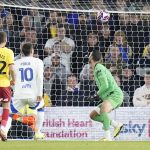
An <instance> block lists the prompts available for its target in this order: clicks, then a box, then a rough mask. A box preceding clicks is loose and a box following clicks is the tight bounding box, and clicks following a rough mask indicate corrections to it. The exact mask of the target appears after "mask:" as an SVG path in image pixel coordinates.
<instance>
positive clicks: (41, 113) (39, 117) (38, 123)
mask: <svg viewBox="0 0 150 150" xmlns="http://www.w3.org/2000/svg"><path fill="white" fill-rule="evenodd" d="M43 121H44V111H38V112H37V118H36V128H37V132H40V131H41V128H42V126H43Z"/></svg>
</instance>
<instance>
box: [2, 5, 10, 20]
mask: <svg viewBox="0 0 150 150" xmlns="http://www.w3.org/2000/svg"><path fill="white" fill-rule="evenodd" d="M9 13H10V12H9V11H7V10H5V8H4V7H3V6H1V5H0V18H5V17H6V16H7V15H8V14H9Z"/></svg>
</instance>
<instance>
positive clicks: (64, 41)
mask: <svg viewBox="0 0 150 150" xmlns="http://www.w3.org/2000/svg"><path fill="white" fill-rule="evenodd" d="M149 8H150V2H149V1H148V0H147V1H146V0H145V1H136V0H135V1H130V0H129V1H125V0H122V1H120V0H116V1H113V0H81V1H80V0H23V1H22V0H1V2H0V15H1V16H0V31H5V32H6V33H7V35H8V42H7V47H9V48H10V49H12V50H13V51H14V53H15V59H16V60H17V59H19V58H21V56H22V54H21V51H20V50H21V47H22V45H23V44H24V43H26V42H30V43H32V44H33V47H34V50H35V51H34V57H38V58H40V59H42V60H43V62H44V79H43V80H44V98H45V104H46V106H81V107H82V106H96V105H97V104H98V101H99V98H98V97H97V96H96V91H97V90H98V89H97V86H96V84H95V81H94V77H93V72H92V70H91V68H90V66H89V64H88V62H89V60H88V57H89V54H90V53H91V52H92V51H94V50H99V51H100V52H101V59H100V62H101V63H102V64H104V65H105V66H106V67H107V68H108V69H110V71H111V72H112V74H113V76H114V78H115V80H116V81H117V84H118V85H119V86H120V87H121V89H122V90H123V92H124V101H123V104H122V107H132V106H138V107H141V106H143V105H144V106H150V102H149V99H148V98H149V97H148V96H147V95H144V96H143V97H142V99H144V101H146V102H145V103H144V104H143V103H140V102H139V101H140V100H139V97H136V96H137V95H135V90H136V89H137V88H139V87H141V86H143V85H144V83H145V82H144V75H145V73H146V72H147V71H149V70H150V65H149V64H150V30H149V26H150V11H149ZM102 10H107V11H106V12H108V14H110V18H109V20H108V21H104V20H103V19H104V18H103V16H98V14H99V12H101V11H102ZM106 15H107V14H106ZM100 17H101V19H100ZM139 94H140V93H139ZM149 94H150V93H149ZM140 96H141V95H140ZM123 112H125V111H123ZM78 113H79V112H78ZM131 113H132V112H131ZM118 117H120V116H118ZM78 118H79V117H78ZM45 124H46V122H45ZM129 124H130V125H131V126H132V123H131V122H130V123H129ZM137 126H138V124H137ZM137 130H138V129H137ZM134 131H135V132H136V129H134V128H132V129H131V130H130V131H128V132H133V133H134ZM74 135H75V133H74ZM50 136H52V135H50Z"/></svg>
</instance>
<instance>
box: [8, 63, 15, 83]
mask: <svg viewBox="0 0 150 150" xmlns="http://www.w3.org/2000/svg"><path fill="white" fill-rule="evenodd" d="M9 71H10V76H11V83H10V84H11V85H14V84H15V81H16V75H15V69H14V64H10V65H9Z"/></svg>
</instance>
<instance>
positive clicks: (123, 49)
mask: <svg viewBox="0 0 150 150" xmlns="http://www.w3.org/2000/svg"><path fill="white" fill-rule="evenodd" d="M111 46H114V47H115V46H118V47H119V50H120V54H121V56H122V59H123V61H124V62H126V63H127V62H129V60H130V58H131V57H132V49H131V47H130V46H129V45H128V42H127V39H126V37H125V33H124V32H123V31H121V30H118V31H116V32H115V35H114V40H113V44H112V45H111ZM109 54H110V51H108V55H109Z"/></svg>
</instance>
